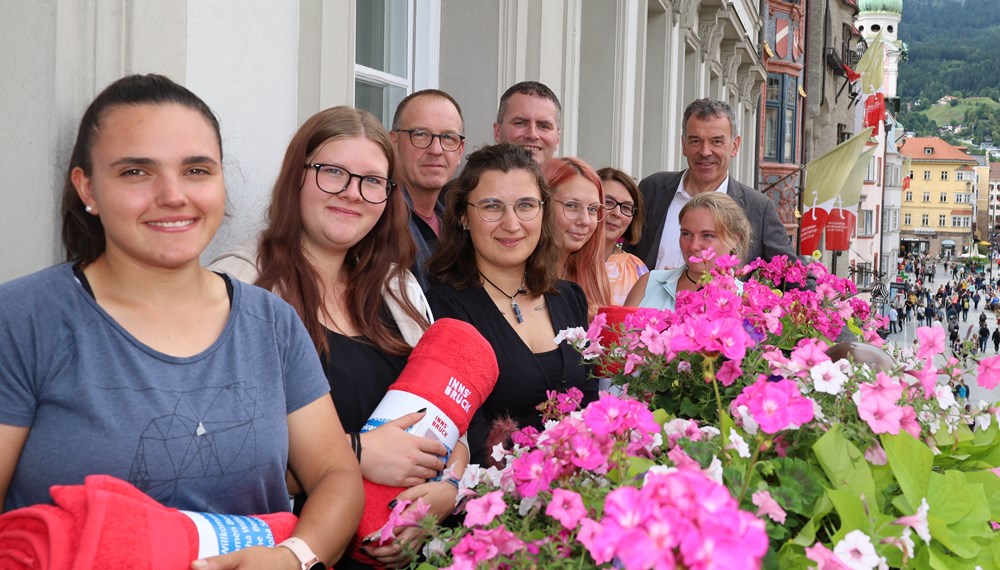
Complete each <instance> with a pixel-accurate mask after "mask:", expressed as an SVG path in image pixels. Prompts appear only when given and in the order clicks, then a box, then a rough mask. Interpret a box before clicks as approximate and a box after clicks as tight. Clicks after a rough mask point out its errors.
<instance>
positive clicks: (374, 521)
mask: <svg viewBox="0 0 1000 570" xmlns="http://www.w3.org/2000/svg"><path fill="white" fill-rule="evenodd" d="M499 374H500V369H499V367H498V366H497V358H496V353H494V352H493V347H492V346H491V345H490V343H489V342H488V341H487V340H486V339H485V338H483V335H481V334H479V331H477V330H476V329H475V327H473V326H472V325H470V324H469V323H466V322H464V321H459V320H456V319H439V320H438V321H436V322H435V323H434V324H433V325H431V326H430V327H429V328H428V329H427V332H425V333H424V335H423V337H421V339H420V342H418V343H417V345H416V346H415V347H413V351H412V352H411V353H410V357H409V359H408V360H407V361H406V367H404V368H403V371H402V372H401V373H400V375H399V378H397V379H396V381H395V382H394V383H393V384H392V386H390V387H389V390H388V392H386V395H385V397H384V398H382V402H381V403H379V405H378V407H377V408H375V411H374V412H372V415H371V418H370V419H369V420H368V423H366V424H365V427H364V428H363V429H362V431H370V430H373V429H375V428H376V427H378V426H380V425H382V424H385V423H387V422H390V421H392V420H394V419H396V418H399V417H402V416H404V415H406V414H409V413H412V412H415V411H417V410H419V409H421V408H427V413H426V415H424V417H423V419H422V420H420V421H419V422H417V423H416V424H415V425H413V426H412V427H410V428H409V429H408V430H407V431H408V432H410V433H413V434H416V435H422V436H424V437H430V438H435V439H438V440H440V441H441V442H442V443H444V444H445V446H446V447H447V448H448V451H449V453H450V452H451V450H452V449H453V448H454V447H455V443H456V442H457V441H458V438H460V437H461V436H462V434H464V433H465V432H466V430H468V429H469V422H470V421H471V420H472V416H473V414H475V413H476V410H478V409H479V406H481V405H482V404H483V402H484V401H485V400H486V398H487V396H489V395H490V392H492V391H493V386H495V385H496V382H497V376H498V375H499ZM364 486H365V512H364V514H363V515H362V517H361V524H360V525H359V527H358V530H357V532H356V533H355V535H354V548H353V549H352V553H351V555H352V557H354V558H355V559H357V560H360V561H362V562H365V563H367V564H375V563H376V562H375V560H373V559H371V558H370V557H368V556H365V555H364V554H363V553H362V552H361V551H360V546H361V540H362V539H363V538H364V537H366V536H368V535H370V534H372V533H373V532H375V531H377V530H379V529H380V528H382V526H384V525H385V523H386V521H387V520H388V519H389V512H390V509H389V506H388V504H389V502H390V501H392V500H393V499H395V498H396V496H397V495H399V494H400V493H401V492H403V491H404V490H405V488H404V487H389V486H386V485H377V484H375V483H372V482H371V481H367V480H366V481H364Z"/></svg>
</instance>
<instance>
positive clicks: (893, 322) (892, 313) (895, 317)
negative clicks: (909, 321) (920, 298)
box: [889, 306, 903, 334]
mask: <svg viewBox="0 0 1000 570" xmlns="http://www.w3.org/2000/svg"><path fill="white" fill-rule="evenodd" d="M902 330H903V329H902V327H900V326H899V311H897V310H896V307H892V306H890V307H889V334H892V333H897V332H902Z"/></svg>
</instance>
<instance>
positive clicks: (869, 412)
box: [858, 397, 903, 435]
mask: <svg viewBox="0 0 1000 570" xmlns="http://www.w3.org/2000/svg"><path fill="white" fill-rule="evenodd" d="M858 416H859V417H860V418H861V419H862V420H864V421H865V422H867V423H868V427H870V428H871V430H872V431H873V432H875V433H890V434H892V435H896V434H897V433H899V427H900V425H899V422H900V420H901V419H903V409H902V408H900V407H899V406H897V405H896V404H895V402H892V401H890V400H888V399H887V398H880V397H870V398H867V399H866V398H862V400H861V404H860V405H859V406H858Z"/></svg>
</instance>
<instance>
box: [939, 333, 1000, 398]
mask: <svg viewBox="0 0 1000 570" xmlns="http://www.w3.org/2000/svg"><path fill="white" fill-rule="evenodd" d="M938 328H940V327H938ZM978 372H979V374H978V375H977V377H976V381H977V382H978V383H979V385H980V386H981V387H983V388H985V389H987V390H992V389H993V388H996V387H997V384H1000V355H997V356H990V357H988V358H984V359H982V360H980V361H979V370H978Z"/></svg>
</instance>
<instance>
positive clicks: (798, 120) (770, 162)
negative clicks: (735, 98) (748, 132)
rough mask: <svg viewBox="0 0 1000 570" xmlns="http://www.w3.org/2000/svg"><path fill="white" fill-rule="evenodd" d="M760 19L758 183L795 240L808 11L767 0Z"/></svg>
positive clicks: (789, 4)
mask: <svg viewBox="0 0 1000 570" xmlns="http://www.w3.org/2000/svg"><path fill="white" fill-rule="evenodd" d="M767 6H768V9H767V11H766V15H765V20H764V46H763V52H764V69H765V70H766V71H767V81H766V82H765V83H764V85H763V89H762V97H761V101H760V110H759V112H760V125H759V127H758V128H759V131H760V133H761V139H760V144H759V145H757V147H756V151H757V158H758V160H759V163H760V188H761V190H762V191H763V192H764V193H765V194H767V196H768V197H769V198H771V200H773V201H774V203H775V204H776V206H777V210H778V216H779V217H780V218H781V221H782V222H783V223H784V224H785V230H786V231H787V232H788V233H789V236H790V239H791V240H792V242H793V243H797V242H798V237H799V236H798V218H797V217H796V215H795V214H796V212H797V211H798V206H799V200H798V198H799V192H800V190H799V189H800V188H801V186H802V168H801V165H802V145H803V133H802V131H803V121H802V115H803V113H804V112H805V99H806V97H805V93H806V92H805V89H804V84H805V81H804V80H805V78H804V77H803V75H804V73H803V72H804V70H805V58H806V41H805V31H806V10H805V6H803V5H802V4H800V3H798V2H784V1H782V0H770V1H769V2H767Z"/></svg>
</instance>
